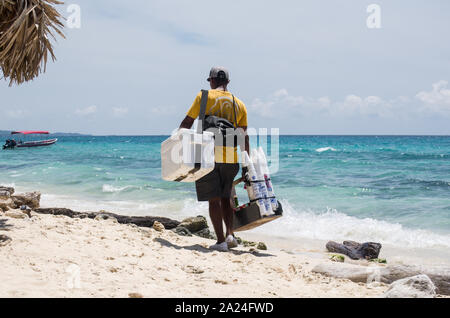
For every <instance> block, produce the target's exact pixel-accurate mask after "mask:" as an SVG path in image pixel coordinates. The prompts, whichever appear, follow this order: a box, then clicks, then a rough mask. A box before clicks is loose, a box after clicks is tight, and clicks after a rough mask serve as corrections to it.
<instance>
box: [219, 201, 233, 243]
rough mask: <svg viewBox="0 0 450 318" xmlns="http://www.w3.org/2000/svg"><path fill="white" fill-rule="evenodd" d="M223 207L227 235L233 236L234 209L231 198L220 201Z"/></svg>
mask: <svg viewBox="0 0 450 318" xmlns="http://www.w3.org/2000/svg"><path fill="white" fill-rule="evenodd" d="M220 201H221V205H222V217H223V220H224V222H225V226H226V228H227V235H226V236H228V235H233V234H234V232H233V218H234V215H233V213H234V212H233V209H232V208H231V203H230V198H222V199H220Z"/></svg>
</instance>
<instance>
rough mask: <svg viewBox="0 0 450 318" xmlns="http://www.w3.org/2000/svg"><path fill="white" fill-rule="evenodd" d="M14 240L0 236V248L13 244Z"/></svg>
mask: <svg viewBox="0 0 450 318" xmlns="http://www.w3.org/2000/svg"><path fill="white" fill-rule="evenodd" d="M11 241H12V239H11V238H10V237H9V236H6V235H0V247H3V246H6V245H8V244H9V243H11Z"/></svg>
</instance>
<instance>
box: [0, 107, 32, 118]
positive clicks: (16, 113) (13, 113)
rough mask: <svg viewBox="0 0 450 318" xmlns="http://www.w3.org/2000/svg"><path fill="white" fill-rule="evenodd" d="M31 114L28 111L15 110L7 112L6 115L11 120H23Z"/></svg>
mask: <svg viewBox="0 0 450 318" xmlns="http://www.w3.org/2000/svg"><path fill="white" fill-rule="evenodd" d="M29 113H30V112H29V111H27V110H22V109H15V110H7V111H5V114H6V116H7V117H9V118H13V119H20V118H23V117H25V116H28V114H29Z"/></svg>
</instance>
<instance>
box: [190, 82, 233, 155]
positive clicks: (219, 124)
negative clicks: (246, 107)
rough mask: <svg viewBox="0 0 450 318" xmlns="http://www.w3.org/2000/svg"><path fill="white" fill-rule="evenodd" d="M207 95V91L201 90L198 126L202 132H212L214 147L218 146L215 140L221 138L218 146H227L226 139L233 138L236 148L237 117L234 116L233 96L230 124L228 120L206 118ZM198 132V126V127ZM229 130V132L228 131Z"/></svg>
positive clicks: (212, 117)
mask: <svg viewBox="0 0 450 318" xmlns="http://www.w3.org/2000/svg"><path fill="white" fill-rule="evenodd" d="M208 94H209V91H207V90H202V99H201V104H200V115H199V121H200V122H199V125H200V123H201V125H202V126H201V127H202V130H203V131H212V132H213V133H214V136H215V140H216V145H217V144H218V140H217V138H218V137H219V136H220V135H221V136H222V144H220V146H227V138H230V137H231V138H233V146H234V147H236V146H237V134H236V129H237V115H236V103H235V100H234V95H232V96H233V111H234V122H235V124H236V126H235V125H234V123H231V122H230V121H229V120H227V119H225V118H222V117H218V116H214V115H208V116H206V104H207V102H208ZM199 130H200V126H199ZM230 130H231V131H230Z"/></svg>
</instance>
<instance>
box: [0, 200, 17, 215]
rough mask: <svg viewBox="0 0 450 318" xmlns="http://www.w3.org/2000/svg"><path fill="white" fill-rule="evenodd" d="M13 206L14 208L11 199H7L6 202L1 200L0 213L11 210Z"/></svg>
mask: <svg viewBox="0 0 450 318" xmlns="http://www.w3.org/2000/svg"><path fill="white" fill-rule="evenodd" d="M13 206H14V202H13V200H11V198H9V199H6V200H4V199H0V212H1V211H3V212H6V211H8V210H9V209H11V208H12V207H13Z"/></svg>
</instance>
